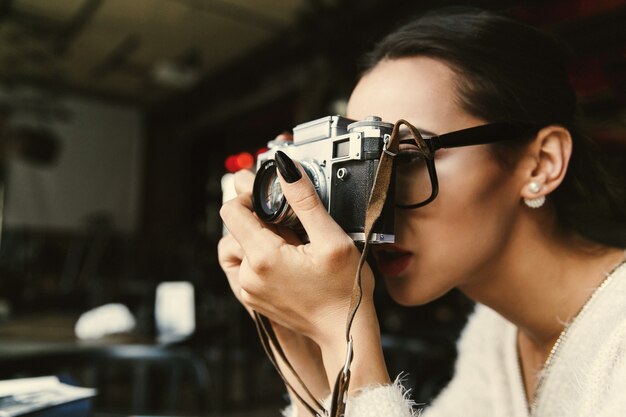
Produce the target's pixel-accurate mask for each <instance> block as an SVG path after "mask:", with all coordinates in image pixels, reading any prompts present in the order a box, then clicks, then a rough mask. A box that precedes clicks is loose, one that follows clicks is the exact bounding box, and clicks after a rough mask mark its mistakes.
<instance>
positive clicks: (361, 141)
mask: <svg viewBox="0 0 626 417" xmlns="http://www.w3.org/2000/svg"><path fill="white" fill-rule="evenodd" d="M392 130H393V124H391V123H386V122H383V121H381V119H380V118H379V117H375V116H371V117H368V118H366V119H365V120H361V121H354V120H350V119H347V118H344V117H341V116H327V117H323V118H321V119H317V120H313V121H311V122H307V123H304V124H300V125H298V126H296V127H295V128H294V129H293V142H277V141H272V142H270V143H269V144H268V147H269V150H268V151H267V152H265V153H263V154H260V155H259V156H258V159H257V173H256V178H255V181H254V188H253V191H252V202H253V206H254V211H255V212H256V213H257V215H258V216H259V218H260V219H261V220H263V221H265V222H268V223H274V224H278V225H282V226H287V227H290V228H292V229H294V230H296V231H302V226H301V225H300V222H299V221H298V219H297V217H296V216H295V214H294V212H293V210H292V209H291V207H290V206H289V204H288V203H287V201H286V199H285V197H284V196H283V193H282V190H281V188H280V183H279V181H278V177H277V173H276V162H275V161H274V154H275V153H276V151H277V150H280V151H282V152H284V153H285V154H287V155H288V156H289V157H290V158H291V159H293V160H294V161H298V162H299V163H300V164H301V165H302V167H303V168H304V171H305V172H306V174H307V175H308V177H309V178H310V179H311V181H312V183H313V185H314V187H315V189H316V191H317V194H318V195H319V196H320V199H321V200H322V202H323V203H324V206H325V207H326V210H328V212H329V213H330V215H331V216H332V217H333V219H334V220H335V221H336V222H337V223H338V224H339V225H340V226H341V227H342V228H343V229H344V230H345V231H346V233H347V234H348V235H349V236H350V237H351V238H352V240H354V241H355V242H364V241H365V234H364V222H365V210H366V208H367V202H368V199H369V195H370V193H371V189H372V186H373V183H374V177H375V175H376V168H377V166H378V161H379V160H380V156H381V154H382V152H383V146H384V141H385V139H386V138H389V136H390V135H391V132H392ZM394 184H395V181H393V179H392V181H391V185H390V187H389V188H390V189H389V192H388V195H387V200H386V202H385V206H384V208H383V212H382V214H381V216H380V218H379V219H378V221H377V222H376V224H375V225H374V228H373V230H372V234H371V236H370V242H371V243H393V242H394V238H395V236H394V224H393V223H394Z"/></svg>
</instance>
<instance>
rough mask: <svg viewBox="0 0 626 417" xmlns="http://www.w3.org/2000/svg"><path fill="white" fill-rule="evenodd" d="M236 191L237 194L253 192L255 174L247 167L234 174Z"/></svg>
mask: <svg viewBox="0 0 626 417" xmlns="http://www.w3.org/2000/svg"><path fill="white" fill-rule="evenodd" d="M234 175H235V176H234V181H235V191H236V192H237V194H252V186H253V185H254V174H253V173H252V172H250V171H248V170H247V169H242V170H240V171H237V172H236V173H235V174H234Z"/></svg>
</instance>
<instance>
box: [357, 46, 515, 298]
mask: <svg viewBox="0 0 626 417" xmlns="http://www.w3.org/2000/svg"><path fill="white" fill-rule="evenodd" d="M455 80H456V78H455V74H454V73H453V72H452V70H451V69H450V68H449V67H448V66H447V65H445V64H444V63H442V62H441V61H437V60H434V59H431V58H427V57H410V58H400V59H393V60H385V61H382V62H380V63H379V64H378V65H376V67H374V68H373V69H372V70H371V71H370V72H369V73H368V74H366V75H365V76H364V77H363V78H362V79H361V80H360V81H359V83H358V85H357V86H356V88H355V89H354V91H353V93H352V96H351V97H350V102H349V104H348V114H347V116H348V117H350V118H352V119H363V118H365V117H367V116H380V117H382V119H383V120H384V121H388V122H395V121H396V120H398V119H406V120H407V121H409V122H410V123H411V124H412V125H414V126H415V127H417V128H418V129H419V130H421V131H424V132H430V133H431V134H436V135H439V134H443V133H447V132H451V131H455V130H460V129H464V128H468V127H472V126H478V125H481V124H484V123H485V121H483V120H481V119H478V118H476V117H474V116H472V115H470V114H468V113H466V112H465V111H464V110H462V109H461V107H460V106H459V105H458V104H457V103H458V99H457V94H456V91H455ZM435 163H436V167H437V174H438V178H439V195H438V196H437V198H436V199H435V200H434V201H433V202H432V203H430V204H428V205H426V206H424V207H421V208H417V209H412V210H404V209H397V210H396V231H395V233H396V244H395V245H389V246H387V245H385V246H381V247H378V248H376V250H375V255H376V258H377V260H378V264H379V269H380V270H381V272H382V273H383V275H384V276H385V282H386V285H387V289H388V291H389V293H390V294H391V296H392V297H393V298H394V300H396V301H397V302H398V303H400V304H404V305H416V304H423V303H426V302H429V301H431V300H433V299H436V298H438V297H440V296H442V295H443V294H445V293H446V292H448V291H449V290H450V289H452V288H454V287H461V288H463V287H467V289H470V288H471V287H472V286H477V285H488V284H489V278H490V277H493V276H494V275H495V274H496V272H495V267H494V263H495V260H497V259H499V254H501V252H502V251H504V250H506V246H507V242H508V241H509V237H510V234H511V231H512V229H513V225H514V220H515V217H516V213H517V211H518V210H519V207H520V204H519V202H520V195H519V192H520V190H521V187H522V184H520V183H519V181H516V179H515V176H514V175H513V171H514V168H508V169H505V168H504V167H503V166H502V163H499V162H498V160H497V159H496V157H495V156H494V154H493V152H492V151H491V150H490V149H489V148H488V146H487V145H477V146H469V147H462V148H455V149H442V150H439V151H437V152H436V154H435Z"/></svg>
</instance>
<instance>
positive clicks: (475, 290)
mask: <svg viewBox="0 0 626 417" xmlns="http://www.w3.org/2000/svg"><path fill="white" fill-rule="evenodd" d="M537 215H538V213H529V214H528V215H527V216H521V219H520V221H519V224H518V225H516V227H515V228H514V230H513V232H512V233H511V238H510V239H509V240H508V242H507V244H506V245H505V246H504V247H503V248H502V249H501V250H500V252H499V253H497V254H495V259H497V262H494V263H491V266H490V267H489V270H485V271H477V272H478V276H479V278H478V279H477V280H474V281H472V282H471V283H469V284H467V285H464V286H461V287H460V289H461V290H462V291H463V292H465V293H466V294H467V295H468V296H469V297H470V298H472V299H474V300H475V301H477V302H480V303H482V304H485V305H487V306H489V307H491V308H492V309H494V310H495V311H497V312H498V313H500V314H501V315H502V316H503V317H505V318H506V319H507V320H509V321H510V322H512V323H513V324H515V325H516V326H517V327H518V329H519V331H520V334H521V335H523V336H524V337H525V338H526V339H527V340H529V341H530V343H532V344H533V345H534V347H535V348H536V349H537V350H539V351H541V352H545V353H546V356H547V352H549V350H550V348H551V347H552V345H553V344H554V342H555V341H556V339H557V338H558V337H559V335H560V333H561V332H562V331H563V328H564V326H565V324H566V323H569V322H570V321H571V320H573V319H574V318H575V316H576V314H577V313H578V312H579V311H580V309H581V308H582V307H583V306H584V304H585V302H586V301H587V300H588V299H589V297H590V296H591V294H592V293H593V291H594V290H595V289H596V288H597V287H598V286H599V285H600V284H601V283H602V282H603V281H604V280H605V279H606V276H607V273H608V272H610V271H611V270H612V269H613V268H614V267H615V266H616V265H617V264H618V263H619V262H620V261H621V260H623V258H624V250H623V249H618V248H611V247H607V246H603V245H599V244H596V243H593V242H590V241H588V240H585V239H583V238H581V237H579V236H577V235H575V234H574V233H572V232H564V231H561V230H559V228H558V227H557V226H556V224H557V223H556V220H555V219H554V218H551V217H550V216H549V215H543V216H544V217H545V218H543V219H540V221H539V222H538V221H537V219H536V218H534V219H531V216H537Z"/></svg>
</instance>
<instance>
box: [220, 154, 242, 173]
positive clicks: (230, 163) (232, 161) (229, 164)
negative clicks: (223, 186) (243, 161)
mask: <svg viewBox="0 0 626 417" xmlns="http://www.w3.org/2000/svg"><path fill="white" fill-rule="evenodd" d="M224 167H226V170H227V171H228V172H237V171H239V164H238V163H237V156H236V155H231V156H229V157H228V158H226V161H224Z"/></svg>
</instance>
